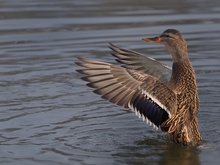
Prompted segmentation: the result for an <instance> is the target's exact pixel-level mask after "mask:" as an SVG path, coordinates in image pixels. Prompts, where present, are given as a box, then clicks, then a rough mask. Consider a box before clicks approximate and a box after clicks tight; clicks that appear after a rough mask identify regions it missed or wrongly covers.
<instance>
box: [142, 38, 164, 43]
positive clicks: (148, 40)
mask: <svg viewBox="0 0 220 165" xmlns="http://www.w3.org/2000/svg"><path fill="white" fill-rule="evenodd" d="M142 40H144V41H146V42H154V43H161V40H160V37H154V38H143V39H142Z"/></svg>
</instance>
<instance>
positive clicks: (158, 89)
mask: <svg viewBox="0 0 220 165" xmlns="http://www.w3.org/2000/svg"><path fill="white" fill-rule="evenodd" d="M78 59H79V61H78V62H76V64H77V65H79V66H82V67H85V69H82V70H77V72H79V73H82V74H86V76H85V77H82V79H83V80H85V81H88V82H89V83H88V84H87V85H88V86H89V87H92V88H95V90H94V92H95V93H97V94H99V95H101V96H102V98H104V99H106V100H108V101H110V102H112V103H114V104H117V105H119V106H122V107H124V108H129V109H132V110H134V111H135V112H136V114H137V115H139V116H140V117H142V118H143V119H144V120H146V121H150V123H153V125H155V126H157V127H159V126H160V125H161V124H162V123H163V122H164V121H165V120H167V119H168V118H170V117H171V115H172V112H173V110H172V109H173V107H174V105H175V94H174V93H173V92H172V91H171V90H170V89H169V88H168V87H167V86H166V85H164V84H163V83H162V82H160V81H159V80H158V79H157V78H155V77H153V76H151V75H147V74H145V73H141V72H139V71H135V70H131V69H127V68H123V67H119V66H116V65H113V64H109V63H104V62H98V61H92V60H88V59H85V58H78ZM171 100H172V102H170V101H171Z"/></svg>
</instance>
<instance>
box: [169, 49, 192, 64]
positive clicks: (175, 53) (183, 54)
mask: <svg viewBox="0 0 220 165" xmlns="http://www.w3.org/2000/svg"><path fill="white" fill-rule="evenodd" d="M169 51H170V53H171V55H172V57H173V61H174V62H181V61H188V60H189V57H188V53H187V46H186V45H174V46H173V47H172V48H170V49H169Z"/></svg>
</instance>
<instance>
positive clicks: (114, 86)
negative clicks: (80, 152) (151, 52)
mask: <svg viewBox="0 0 220 165" xmlns="http://www.w3.org/2000/svg"><path fill="white" fill-rule="evenodd" d="M143 40H144V41H147V42H154V43H161V44H163V45H165V46H166V47H167V48H168V50H169V51H170V53H171V55H172V58H173V66H172V68H170V67H168V66H166V65H164V64H162V63H160V62H159V61H156V60H154V59H152V58H149V57H145V56H143V55H141V54H139V53H137V52H134V51H131V50H127V49H122V48H119V47H117V46H115V45H113V44H111V46H110V48H111V49H112V50H113V52H112V55H113V56H115V57H116V58H117V59H116V61H118V62H119V63H122V64H123V65H122V66H117V65H113V64H109V63H104V62H98V61H92V60H88V59H85V58H81V57H78V59H79V61H78V62H76V64H77V65H79V66H82V67H85V68H86V69H83V70H77V72H79V73H82V74H86V76H85V77H83V78H82V79H83V80H85V81H88V82H89V83H88V84H87V85H88V86H89V87H92V88H95V90H94V93H97V94H99V95H101V96H102V98H104V99H106V100H108V101H110V102H112V103H114V104H116V105H119V106H122V107H124V108H126V109H131V110H133V111H135V113H136V115H138V116H139V117H140V118H142V119H143V120H144V121H146V122H147V123H149V124H151V125H153V126H154V127H156V128H158V127H160V128H161V130H162V131H164V132H166V134H167V135H168V137H169V138H170V140H171V141H173V142H175V143H178V144H181V145H193V146H195V145H199V144H200V143H201V139H202V138H201V135H200V132H199V129H198V120H197V114H198V109H199V98H198V91H197V85H196V76H195V72H194V70H193V67H192V65H191V63H190V60H189V57H188V53H187V44H186V42H185V40H184V39H183V37H182V36H181V34H180V32H179V31H177V30H175V29H168V30H166V31H164V32H163V33H162V34H161V35H159V36H157V37H154V38H143Z"/></svg>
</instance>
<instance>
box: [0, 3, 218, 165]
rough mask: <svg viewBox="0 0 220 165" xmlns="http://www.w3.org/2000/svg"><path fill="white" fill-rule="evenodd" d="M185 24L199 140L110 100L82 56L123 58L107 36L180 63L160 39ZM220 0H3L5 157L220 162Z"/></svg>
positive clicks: (0, 103)
mask: <svg viewBox="0 0 220 165" xmlns="http://www.w3.org/2000/svg"><path fill="white" fill-rule="evenodd" d="M167 28H176V29H178V30H180V31H181V32H182V34H183V36H184V38H185V39H186V41H187V43H188V50H189V55H190V59H191V61H192V64H193V66H194V68H195V71H196V74H197V81H198V87H199V96H200V101H201V108H200V111H199V116H198V118H199V124H200V131H201V133H202V136H203V144H202V145H201V146H200V147H199V148H190V147H179V146H177V145H173V144H171V143H170V142H169V141H168V139H167V138H166V136H165V135H164V133H162V132H161V131H159V130H158V131H155V130H153V128H151V127H150V126H148V125H146V124H145V123H144V122H142V121H141V120H140V119H138V118H137V117H136V116H135V115H134V114H133V113H131V112H128V111H125V110H123V109H122V108H120V107H117V106H115V105H112V104H110V103H108V102H107V101H104V100H102V99H101V98H100V97H99V96H97V95H95V94H94V93H92V89H90V88H88V87H86V86H85V82H83V81H82V80H80V77H81V75H79V74H78V73H76V72H75V70H76V69H78V68H79V67H77V66H76V65H75V64H74V61H76V58H75V57H76V56H82V57H86V58H90V59H96V60H100V61H106V62H112V63H114V58H113V57H112V56H111V55H110V50H109V48H108V46H109V44H108V42H112V43H114V44H117V45H119V46H121V47H125V48H128V49H133V50H135V51H138V52H141V53H143V54H146V55H148V56H151V57H153V58H156V59H158V60H160V61H162V62H164V63H166V64H169V65H171V56H170V55H169V53H168V52H167V50H166V49H165V48H164V47H163V46H161V45H155V44H150V43H145V42H143V41H141V38H143V37H153V36H155V35H158V34H160V33H161V32H163V31H164V30H165V29H167ZM219 66H220V2H219V1H218V0H213V1H211V2H210V1H208V0H194V1H174V0H168V1H163V0H160V1H158V0H156V1H151V0H146V1H143V0H137V1H133V0H127V1H126V0H121V1H118V0H112V1H110V0H81V1H78V0H62V1H60V0H53V1H51V0H39V1H34V0H19V1H18V0H5V1H1V3H0V68H1V69H0V93H1V95H0V164H1V165H4V164H7V165H9V164H11V165H15V164H16V165H18V164H22V165H23V164H29V165H35V164H36V165H37V164H45V165H56V164H64V165H73V164H74V165H78V164H79V165H81V164H82V165H83V164H89V165H97V164H100V165H101V164H109V165H110V164H132V165H141V164H153V165H154V164H155V165H157V164H169V165H172V164H176V163H177V162H178V164H181V165H186V164H194V165H199V164H219V161H220V158H219V154H220V151H219V148H220V138H219V137H220V129H219V125H220V120H219V119H220V113H219V112H220V103H219V100H220V94H219V93H220V67H219Z"/></svg>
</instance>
